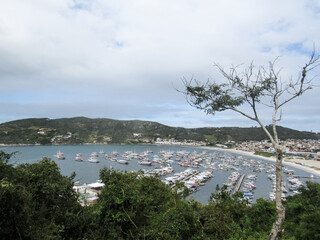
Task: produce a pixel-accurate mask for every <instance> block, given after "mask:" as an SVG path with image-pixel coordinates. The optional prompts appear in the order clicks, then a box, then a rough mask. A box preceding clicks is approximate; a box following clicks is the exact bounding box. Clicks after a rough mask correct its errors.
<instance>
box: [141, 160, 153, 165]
mask: <svg viewBox="0 0 320 240" xmlns="http://www.w3.org/2000/svg"><path fill="white" fill-rule="evenodd" d="M139 164H140V165H144V166H151V165H152V162H150V161H140V162H139Z"/></svg>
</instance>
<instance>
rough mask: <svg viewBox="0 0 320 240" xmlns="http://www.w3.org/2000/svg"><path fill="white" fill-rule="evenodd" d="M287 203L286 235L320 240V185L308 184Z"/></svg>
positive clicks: (289, 198)
mask: <svg viewBox="0 0 320 240" xmlns="http://www.w3.org/2000/svg"><path fill="white" fill-rule="evenodd" d="M299 191H300V192H301V193H300V194H296V195H294V196H291V197H288V199H287V201H286V205H285V206H286V209H287V221H286V222H285V225H284V226H285V230H286V231H285V234H286V235H287V236H289V237H295V239H310V240H311V239H320V228H319V222H320V184H318V183H314V182H307V186H306V187H302V188H300V189H299Z"/></svg>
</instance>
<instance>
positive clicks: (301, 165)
mask: <svg viewBox="0 0 320 240" xmlns="http://www.w3.org/2000/svg"><path fill="white" fill-rule="evenodd" d="M64 145H126V144H104V143H82V144H50V145H49V146H64ZM128 145H131V144H128ZM138 145H158V144H138ZM160 145H162V144H160ZM15 146H17V147H18V146H20V147H22V146H42V145H41V144H0V147H15ZM43 146H45V145H43ZM167 146H172V145H167ZM180 146H183V147H194V148H201V149H207V150H215V151H220V152H230V153H236V154H239V155H244V156H248V157H255V158H260V159H262V160H266V161H271V162H276V159H275V157H264V156H259V155H255V154H254V152H247V151H241V150H236V149H228V148H218V147H210V146H189V145H180ZM283 164H285V165H288V166H291V167H295V168H298V169H301V170H303V171H306V172H308V173H310V174H313V175H316V176H317V177H320V161H315V160H306V159H301V158H299V157H294V156H290V159H286V158H283ZM315 168H318V169H319V170H317V169H315Z"/></svg>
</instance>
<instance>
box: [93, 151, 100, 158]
mask: <svg viewBox="0 0 320 240" xmlns="http://www.w3.org/2000/svg"><path fill="white" fill-rule="evenodd" d="M91 157H99V154H98V153H96V152H92V153H91Z"/></svg>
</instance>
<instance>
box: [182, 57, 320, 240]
mask: <svg viewBox="0 0 320 240" xmlns="http://www.w3.org/2000/svg"><path fill="white" fill-rule="evenodd" d="M319 59H320V56H316V55H315V51H313V52H312V54H311V56H310V59H309V61H308V62H307V63H306V64H305V66H303V67H302V69H301V73H300V74H299V77H298V78H297V79H296V80H295V81H293V80H292V79H290V81H288V82H282V81H281V79H280V70H277V69H276V68H275V63H276V60H277V59H276V60H275V61H273V62H269V65H268V66H267V67H262V66H260V67H255V66H254V65H253V63H251V64H250V65H249V66H248V67H247V68H246V69H245V70H242V71H238V69H239V66H236V67H231V69H230V71H228V72H226V71H225V70H224V69H223V68H222V67H221V66H220V65H218V64H215V65H214V66H215V67H217V68H218V70H219V72H220V73H221V74H222V76H223V77H224V79H225V83H222V84H218V83H216V82H210V81H207V82H205V83H201V82H199V81H197V80H195V79H191V80H186V79H183V83H184V86H185V89H184V90H183V91H180V92H182V93H184V95H185V96H186V98H187V101H188V102H189V104H190V105H192V106H194V107H196V108H198V109H201V110H204V111H205V112H206V113H208V114H215V112H221V111H225V110H232V111H235V112H237V113H239V114H241V115H243V116H245V117H247V118H248V119H251V120H253V121H255V122H257V123H258V124H259V125H260V126H261V128H262V129H263V131H264V132H265V133H266V134H267V136H268V138H269V139H270V140H271V142H272V145H273V147H274V149H275V151H276V198H275V202H276V220H275V222H274V224H273V226H272V231H271V233H270V235H269V238H268V239H281V237H282V234H283V231H282V230H281V226H282V224H283V221H284V219H285V209H284V207H283V204H282V200H281V194H282V186H281V185H282V154H283V148H282V146H281V144H280V141H279V138H278V133H277V128H276V126H277V122H278V121H280V120H281V115H282V114H281V108H282V107H283V106H284V105H285V104H287V103H288V102H290V101H292V100H294V99H295V98H297V97H299V96H301V95H302V94H303V93H305V92H306V91H308V90H310V89H311V88H312V86H313V85H312V78H311V79H309V78H307V75H308V73H310V71H312V70H313V69H314V68H315V67H317V66H319ZM243 104H247V105H249V106H250V108H249V109H251V110H250V112H249V113H248V112H245V111H244V110H242V109H240V108H239V106H241V105H243ZM258 105H259V106H260V105H264V106H267V107H270V108H271V109H272V111H273V114H272V130H270V131H268V129H267V128H266V126H265V125H264V124H263V123H262V121H261V119H260V118H259V114H258V111H257V106H258Z"/></svg>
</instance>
